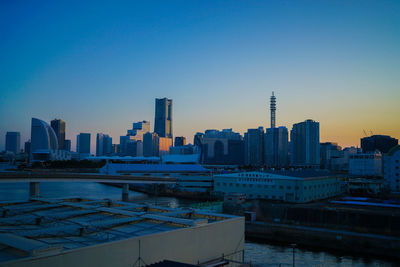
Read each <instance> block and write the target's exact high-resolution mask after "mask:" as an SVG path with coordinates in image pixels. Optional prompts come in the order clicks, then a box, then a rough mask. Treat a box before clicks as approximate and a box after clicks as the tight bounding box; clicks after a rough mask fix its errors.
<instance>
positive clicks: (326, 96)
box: [0, 1, 400, 151]
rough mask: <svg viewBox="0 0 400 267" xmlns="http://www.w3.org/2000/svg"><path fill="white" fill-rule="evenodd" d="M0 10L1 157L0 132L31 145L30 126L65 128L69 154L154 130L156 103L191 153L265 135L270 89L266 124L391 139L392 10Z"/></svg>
mask: <svg viewBox="0 0 400 267" xmlns="http://www.w3.org/2000/svg"><path fill="white" fill-rule="evenodd" d="M0 6H1V8H0V10H2V11H0V12H2V16H0V21H1V23H2V24H4V25H9V27H7V28H6V27H4V28H1V29H0V33H1V34H2V36H3V40H4V41H3V42H2V43H1V44H0V48H1V49H0V51H1V52H0V59H1V62H2V63H4V64H0V71H1V73H2V74H3V78H2V79H0V90H1V92H2V96H3V97H2V98H1V99H0V136H1V138H0V148H1V149H4V147H5V135H6V132H7V131H18V132H20V133H21V143H23V142H25V141H26V140H28V139H29V136H30V121H31V118H40V119H42V120H45V121H46V122H47V123H50V121H51V120H52V119H54V118H61V119H62V120H64V121H65V122H66V139H69V140H72V147H76V135H77V134H79V133H81V132H85V133H86V132H88V133H91V134H92V135H93V136H95V134H97V133H101V132H105V133H109V134H110V136H111V137H112V138H114V140H118V139H119V136H121V135H123V134H124V133H125V131H126V129H128V128H129V126H130V125H131V123H132V122H133V121H139V120H148V121H150V122H151V124H152V125H155V124H154V110H153V109H154V99H155V98H161V97H168V98H169V99H173V101H174V118H173V120H174V124H173V132H174V135H176V136H185V137H186V138H187V139H188V142H190V143H192V140H193V136H194V134H195V133H196V132H203V131H204V130H206V129H219V130H221V129H224V128H233V130H234V131H236V132H240V133H241V134H242V135H244V133H245V132H246V131H247V129H251V128H257V127H259V126H262V127H264V128H267V127H268V126H269V124H270V117H269V114H268V110H269V97H270V95H271V92H272V91H274V92H275V95H276V97H277V103H278V104H277V111H276V126H277V127H278V126H286V127H287V128H288V129H289V130H290V129H291V127H292V125H293V124H294V123H298V122H301V121H305V120H306V119H312V120H315V121H318V122H320V141H321V142H337V143H338V144H339V145H341V146H342V147H346V146H351V145H354V146H360V138H362V137H365V135H364V133H363V130H366V131H367V134H368V135H371V134H370V131H372V132H373V134H384V135H390V136H392V137H395V138H400V124H399V123H398V118H397V117H398V114H400V107H399V105H398V103H397V101H398V99H399V98H400V90H399V84H400V75H399V71H398V70H399V69H400V66H399V62H400V52H399V50H398V47H400V30H399V29H400V16H398V12H399V10H400V4H399V3H398V2H394V1H393V2H385V3H378V2H373V1H365V2H363V3H353V2H352V3H350V2H341V1H334V2H329V3H324V4H322V3H319V2H314V4H312V5H311V4H309V5H307V4H306V3H304V2H303V3H297V2H296V3H289V2H282V3H280V2H279V3H257V2H246V4H245V3H240V2H230V3H225V4H221V3H214V2H201V3H197V2H192V3H185V2H174V3H172V4H171V3H170V4H168V5H167V4H162V3H160V2H158V4H157V5H152V4H151V3H145V4H137V3H125V4H124V7H123V8H122V6H116V5H112V6H106V5H103V6H101V7H100V6H92V5H90V4H88V3H83V4H80V6H79V8H77V7H76V6H75V5H74V4H70V5H65V4H62V3H61V4H60V3H52V2H47V3H45V4H43V6H40V5H35V4H29V3H13V2H9V3H4V2H3V3H1V4H0ZM154 6H156V7H154ZM239 10H240V12H238V11H239ZM71 21H73V23H72V24H71ZM49 22H51V23H49ZM56 100H57V101H56ZM94 147H95V144H93V143H92V146H91V149H92V151H93V149H94Z"/></svg>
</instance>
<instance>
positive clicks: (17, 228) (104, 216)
mask: <svg viewBox="0 0 400 267" xmlns="http://www.w3.org/2000/svg"><path fill="white" fill-rule="evenodd" d="M0 214H1V217H0V265H1V264H2V263H4V262H7V261H10V260H17V259H22V258H26V257H36V256H46V255H54V254H57V253H62V252H64V251H67V250H73V249H77V248H82V247H87V246H93V245H97V244H102V243H107V242H112V241H117V240H122V239H128V238H132V237H139V236H146V235H153V234H156V233H161V232H166V231H173V230H177V229H183V228H190V227H196V226H201V225H206V224H211V223H215V222H218V221H222V220H226V219H230V218H233V217H234V216H229V215H223V214H214V213H207V212H200V211H195V210H193V209H184V210H183V209H171V208H166V207H160V206H152V205H148V204H135V203H128V202H119V201H115V202H113V201H111V200H94V199H81V198H68V199H44V198H35V199H31V200H30V201H14V202H0Z"/></svg>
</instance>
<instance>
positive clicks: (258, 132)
mask: <svg viewBox="0 0 400 267" xmlns="http://www.w3.org/2000/svg"><path fill="white" fill-rule="evenodd" d="M244 150H245V163H246V165H251V166H261V165H263V163H264V128H263V127H258V128H257V129H248V130H247V133H245V134H244Z"/></svg>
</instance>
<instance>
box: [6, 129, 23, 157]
mask: <svg viewBox="0 0 400 267" xmlns="http://www.w3.org/2000/svg"><path fill="white" fill-rule="evenodd" d="M20 150H21V134H20V133H19V132H7V133H6V151H8V152H13V153H14V154H18V153H19V152H20Z"/></svg>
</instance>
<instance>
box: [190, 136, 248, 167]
mask: <svg viewBox="0 0 400 267" xmlns="http://www.w3.org/2000/svg"><path fill="white" fill-rule="evenodd" d="M194 141H195V144H197V145H199V144H200V149H201V152H200V154H201V162H202V164H208V165H243V164H244V155H245V153H244V141H243V137H242V136H241V135H240V134H239V133H236V132H233V131H232V129H223V130H222V131H218V130H206V131H205V132H204V134H202V133H197V134H196V135H195V137H194Z"/></svg>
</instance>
